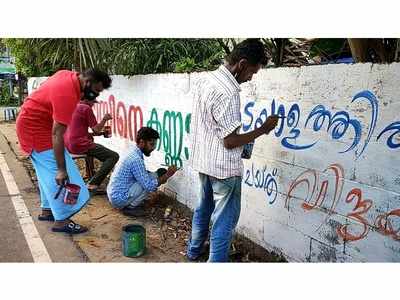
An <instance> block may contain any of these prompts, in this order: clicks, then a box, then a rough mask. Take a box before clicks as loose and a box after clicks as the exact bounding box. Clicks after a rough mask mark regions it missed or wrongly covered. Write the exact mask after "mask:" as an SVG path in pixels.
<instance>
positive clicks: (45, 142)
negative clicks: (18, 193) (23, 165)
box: [16, 70, 81, 154]
mask: <svg viewBox="0 0 400 300" xmlns="http://www.w3.org/2000/svg"><path fill="white" fill-rule="evenodd" d="M78 75H79V74H78V73H77V72H72V71H67V70H62V71H58V72H57V73H55V74H54V75H53V76H51V77H49V78H48V79H47V80H46V81H45V82H44V83H43V84H42V85H41V86H40V87H39V88H38V89H37V90H35V91H33V92H32V93H31V94H30V95H29V96H28V97H27V98H26V99H25V101H24V104H23V105H22V107H21V112H20V113H19V115H18V118H17V124H16V127H17V136H18V140H19V143H20V147H21V149H22V151H23V152H25V153H27V154H31V153H32V151H33V150H35V151H37V152H41V151H45V150H49V149H52V148H53V143H52V136H51V132H52V128H53V122H54V121H57V122H58V123H61V124H64V125H67V126H68V125H69V123H70V121H71V117H72V113H73V112H74V110H75V107H76V105H77V104H78V102H79V100H80V98H81V95H80V93H81V87H80V82H79V78H78Z"/></svg>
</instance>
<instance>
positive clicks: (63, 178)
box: [56, 170, 68, 185]
mask: <svg viewBox="0 0 400 300" xmlns="http://www.w3.org/2000/svg"><path fill="white" fill-rule="evenodd" d="M67 180H68V173H67V171H66V170H58V171H57V174H56V182H57V184H58V185H64V184H65V183H66V182H67Z"/></svg>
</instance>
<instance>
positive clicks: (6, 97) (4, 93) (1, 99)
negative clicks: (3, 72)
mask: <svg viewBox="0 0 400 300" xmlns="http://www.w3.org/2000/svg"><path fill="white" fill-rule="evenodd" d="M10 103H12V99H11V94H10V87H9V86H8V82H7V81H6V80H2V82H1V87H0V105H1V106H3V105H9V104H10Z"/></svg>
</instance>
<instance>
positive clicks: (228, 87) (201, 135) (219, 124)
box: [190, 66, 243, 179]
mask: <svg viewBox="0 0 400 300" xmlns="http://www.w3.org/2000/svg"><path fill="white" fill-rule="evenodd" d="M239 92H240V87H239V84H238V82H237V81H236V79H235V78H234V77H233V75H232V74H231V73H230V72H229V70H228V69H227V68H226V67H225V66H220V67H219V68H218V69H217V70H215V71H213V72H210V73H208V74H206V76H205V77H204V78H202V79H200V80H199V81H198V82H197V86H196V88H195V89H194V98H193V109H192V118H191V124H190V136H191V152H190V153H191V159H190V165H191V166H192V168H193V169H194V170H195V171H198V172H200V173H203V174H207V175H210V176H213V177H216V178H219V179H224V178H229V177H233V176H242V173H243V162H242V159H241V154H242V151H243V147H242V146H241V147H237V148H234V149H227V148H225V147H224V138H225V137H227V136H228V135H229V134H231V133H232V132H234V131H236V132H238V131H239V128H240V127H241V125H242V123H241V119H240V96H239Z"/></svg>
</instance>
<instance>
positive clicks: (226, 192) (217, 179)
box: [187, 39, 278, 262]
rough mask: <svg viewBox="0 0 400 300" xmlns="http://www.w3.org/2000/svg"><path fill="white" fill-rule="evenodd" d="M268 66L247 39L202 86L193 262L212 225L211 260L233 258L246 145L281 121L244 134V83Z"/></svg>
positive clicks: (195, 150) (197, 109)
mask: <svg viewBox="0 0 400 300" xmlns="http://www.w3.org/2000/svg"><path fill="white" fill-rule="evenodd" d="M266 63H267V59H266V56H265V49H264V45H263V44H262V43H261V42H260V41H259V40H258V39H247V40H244V41H243V42H241V43H239V44H238V45H237V46H236V47H235V48H234V49H233V51H232V52H231V53H230V54H229V56H228V57H227V58H226V63H225V65H221V66H220V67H219V68H218V69H217V70H216V71H213V72H210V73H209V74H207V76H206V77H204V78H202V79H201V80H199V82H198V83H197V87H196V89H195V92H194V99H193V109H192V119H191V127H190V134H191V137H192V144H191V152H190V153H191V161H190V164H191V166H192V168H193V169H194V170H195V171H198V172H199V179H200V185H201V186H200V199H199V203H198V206H197V207H196V209H195V211H194V215H193V220H192V233H191V238H190V241H189V244H188V249H187V257H188V259H189V260H196V259H198V258H199V256H200V255H201V254H202V248H203V245H204V242H205V241H206V239H207V236H208V234H209V223H210V221H211V222H212V227H211V233H210V254H209V258H208V261H209V262H226V261H228V259H229V248H230V244H231V239H232V234H233V231H234V230H235V227H236V224H237V222H238V220H239V215H240V200H241V182H242V173H243V163H242V160H241V154H242V151H243V146H244V145H245V144H247V143H251V142H254V140H255V139H256V138H258V137H259V136H261V135H264V134H268V133H269V132H270V131H271V130H273V129H274V128H275V126H276V125H277V121H278V118H277V117H276V116H269V117H268V118H267V120H266V121H265V123H264V124H262V125H261V127H259V128H257V129H255V130H254V131H251V132H248V133H246V134H239V129H240V127H241V126H242V123H241V118H240V96H239V92H240V87H239V84H241V83H243V82H246V81H249V80H251V79H252V77H253V75H254V74H256V73H257V72H258V70H259V69H260V68H261V66H262V65H264V64H266Z"/></svg>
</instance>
